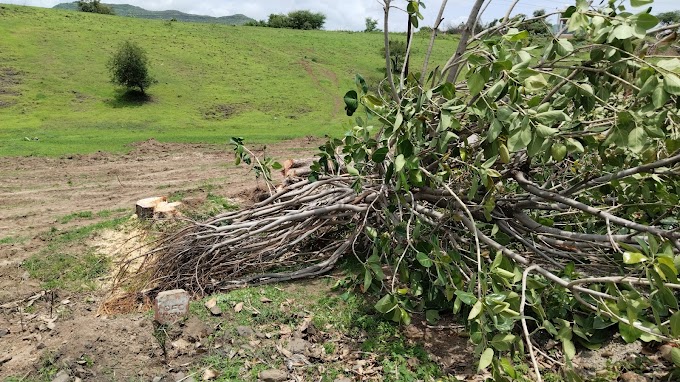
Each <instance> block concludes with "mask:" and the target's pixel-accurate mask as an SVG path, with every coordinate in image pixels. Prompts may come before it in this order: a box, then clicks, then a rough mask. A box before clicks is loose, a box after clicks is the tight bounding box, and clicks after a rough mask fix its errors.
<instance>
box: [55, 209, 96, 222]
mask: <svg viewBox="0 0 680 382" xmlns="http://www.w3.org/2000/svg"><path fill="white" fill-rule="evenodd" d="M93 218H94V214H93V213H92V211H81V212H75V213H72V214H69V215H66V216H62V217H61V218H59V223H61V224H67V223H69V222H71V221H72V220H76V219H78V220H80V219H93Z"/></svg>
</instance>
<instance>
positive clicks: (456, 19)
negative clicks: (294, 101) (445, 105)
mask: <svg viewBox="0 0 680 382" xmlns="http://www.w3.org/2000/svg"><path fill="white" fill-rule="evenodd" d="M0 1H2V2H5V3H10V4H20V5H32V6H39V7H52V6H54V5H56V4H58V3H60V2H64V1H69V0H62V1H59V0H0ZM677 1H678V0H657V1H655V3H654V12H653V13H658V12H663V11H668V10H673V9H679V8H680V5H678V3H677ZM103 2H105V3H118V4H132V5H136V6H139V7H142V8H145V9H149V10H167V9H175V10H179V11H182V12H186V13H194V14H201V15H209V16H226V15H233V14H236V13H241V14H244V15H246V16H249V17H252V18H254V19H257V20H262V19H266V18H267V17H268V16H269V14H271V13H288V12H290V11H294V10H300V9H307V10H311V11H313V12H322V13H323V14H325V15H326V16H327V19H326V25H325V29H331V30H334V29H343V30H362V29H363V28H364V20H365V19H366V17H371V18H374V19H378V20H382V17H383V11H382V7H381V5H380V4H379V2H378V0H247V1H241V0H203V1H196V0H145V1H142V0H103ZM473 2H474V0H449V1H448V7H447V10H446V12H445V14H444V18H445V21H444V24H443V25H444V26H447V25H450V24H454V25H455V24H458V23H460V22H463V21H465V20H466V19H467V15H468V13H469V12H470V9H471V8H472V4H473ZM512 2H513V1H512V0H492V2H491V5H490V6H489V7H488V9H487V10H486V13H485V14H484V15H483V16H482V20H483V21H491V20H493V19H495V18H501V17H503V15H504V14H505V12H506V10H507V8H508V7H509V6H510V4H511V3H512ZM394 3H395V4H396V5H398V6H403V5H404V4H406V1H405V0H396V1H394ZM425 3H426V4H427V8H426V9H425V10H424V11H423V16H424V17H425V20H423V24H424V25H432V23H433V22H434V18H435V17H436V15H437V12H438V11H439V5H440V4H441V3H440V1H438V0H437V1H434V0H430V1H428V0H425ZM569 4H573V0H572V1H569V0H557V1H554V0H520V1H519V4H518V5H517V7H516V8H515V10H514V12H513V13H525V14H531V13H532V12H533V11H534V10H536V9H545V10H546V11H548V12H552V11H555V10H558V9H563V8H565V7H566V6H568V5H569ZM638 11H640V10H638ZM380 25H382V23H380ZM390 29H392V30H396V31H403V30H405V29H406V17H405V15H404V13H403V12H401V11H399V10H393V13H392V14H391V22H390Z"/></svg>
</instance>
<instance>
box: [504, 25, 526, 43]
mask: <svg viewBox="0 0 680 382" xmlns="http://www.w3.org/2000/svg"><path fill="white" fill-rule="evenodd" d="M503 38H504V39H506V40H508V41H513V42H514V41H522V40H524V39H527V38H529V32H528V31H520V30H519V29H517V28H510V29H508V33H506V34H505V35H504V36H503Z"/></svg>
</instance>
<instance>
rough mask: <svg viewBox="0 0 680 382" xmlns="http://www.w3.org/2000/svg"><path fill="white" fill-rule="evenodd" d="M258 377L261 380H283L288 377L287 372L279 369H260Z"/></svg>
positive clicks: (269, 381) (266, 381) (265, 381)
mask: <svg viewBox="0 0 680 382" xmlns="http://www.w3.org/2000/svg"><path fill="white" fill-rule="evenodd" d="M258 377H259V378H260V381H262V382H283V381H285V380H287V379H288V373H286V372H285V371H283V370H279V369H270V370H264V371H261V372H260V375H259V376H258Z"/></svg>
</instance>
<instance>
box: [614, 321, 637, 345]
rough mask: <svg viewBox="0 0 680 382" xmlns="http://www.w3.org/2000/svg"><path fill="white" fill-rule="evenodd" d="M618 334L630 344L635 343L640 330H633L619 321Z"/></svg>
mask: <svg viewBox="0 0 680 382" xmlns="http://www.w3.org/2000/svg"><path fill="white" fill-rule="evenodd" d="M619 333H621V338H623V340H624V341H626V343H628V344H630V343H633V342H635V341H637V339H638V338H640V335H641V334H642V331H641V330H640V329H637V328H634V327H633V326H631V325H628V324H626V323H624V322H621V321H619Z"/></svg>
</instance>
